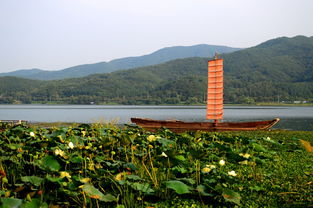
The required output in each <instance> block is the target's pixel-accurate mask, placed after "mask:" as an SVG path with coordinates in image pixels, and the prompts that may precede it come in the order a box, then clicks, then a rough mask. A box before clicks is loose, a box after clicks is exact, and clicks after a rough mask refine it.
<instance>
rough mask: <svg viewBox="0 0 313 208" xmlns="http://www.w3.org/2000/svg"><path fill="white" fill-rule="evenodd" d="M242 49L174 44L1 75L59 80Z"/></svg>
mask: <svg viewBox="0 0 313 208" xmlns="http://www.w3.org/2000/svg"><path fill="white" fill-rule="evenodd" d="M237 50H240V48H232V47H227V46H216V45H206V44H200V45H194V46H174V47H167V48H162V49H160V50H158V51H155V52H153V53H151V54H148V55H144V56H138V57H127V58H121V59H115V60H112V61H110V62H100V63H95V64H84V65H78V66H73V67H70V68H66V69H62V70H58V71H45V70H41V69H29V70H27V69H23V70H17V71H13V72H8V73H0V77H3V76H14V77H22V78H28V79H38V80H57V79H66V78H75V77H84V76H88V75H90V74H101V73H109V72H113V71H117V70H121V69H130V68H136V67H142V66H149V65H155V64H160V63H164V62H167V61H170V60H174V59H179V58H188V57H212V56H214V54H215V53H219V54H221V53H230V52H234V51H237Z"/></svg>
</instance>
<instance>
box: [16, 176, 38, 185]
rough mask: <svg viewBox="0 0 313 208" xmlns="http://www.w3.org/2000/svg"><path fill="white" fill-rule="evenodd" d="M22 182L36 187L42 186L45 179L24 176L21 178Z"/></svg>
mask: <svg viewBox="0 0 313 208" xmlns="http://www.w3.org/2000/svg"><path fill="white" fill-rule="evenodd" d="M21 180H22V181H23V182H26V183H27V182H28V183H31V184H33V185H34V186H40V184H41V183H42V181H43V180H44V179H43V178H40V177H37V176H23V177H21Z"/></svg>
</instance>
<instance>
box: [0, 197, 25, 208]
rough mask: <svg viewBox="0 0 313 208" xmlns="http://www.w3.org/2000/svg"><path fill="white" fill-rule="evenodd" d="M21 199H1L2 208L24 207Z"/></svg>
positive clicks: (0, 205)
mask: <svg viewBox="0 0 313 208" xmlns="http://www.w3.org/2000/svg"><path fill="white" fill-rule="evenodd" d="M22 202H23V201H22V200H21V199H14V198H0V207H1V208H19V207H21V205H22Z"/></svg>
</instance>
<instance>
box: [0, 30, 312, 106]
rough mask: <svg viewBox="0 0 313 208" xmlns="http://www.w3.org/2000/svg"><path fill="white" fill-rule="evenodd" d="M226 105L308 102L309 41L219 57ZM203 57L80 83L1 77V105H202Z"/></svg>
mask: <svg viewBox="0 0 313 208" xmlns="http://www.w3.org/2000/svg"><path fill="white" fill-rule="evenodd" d="M223 58H224V63H225V67H224V71H225V73H224V74H225V80H224V87H225V89H224V93H225V95H224V100H225V103H254V102H278V101H294V100H306V101H310V102H312V101H313V100H312V98H313V38H307V37H303V36H298V37H295V38H279V39H275V40H271V41H268V42H265V43H263V44H261V45H259V46H256V47H253V48H249V49H245V50H241V51H237V52H234V53H231V54H225V55H223ZM207 60H208V59H207V58H186V59H177V60H174V61H170V62H166V63H164V64H159V65H154V66H148V67H141V68H136V69H130V70H125V71H117V72H112V73H107V74H96V75H91V76H88V77H84V78H75V79H64V80H57V81H38V80H37V81H35V80H27V79H20V78H14V77H3V78H0V103H67V104H89V103H96V104H111V103H117V104H201V103H203V104H204V103H205V100H206V90H207Z"/></svg>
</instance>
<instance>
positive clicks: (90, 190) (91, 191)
mask: <svg viewBox="0 0 313 208" xmlns="http://www.w3.org/2000/svg"><path fill="white" fill-rule="evenodd" d="M82 189H83V191H84V192H85V193H86V194H87V195H88V196H89V197H90V198H93V199H99V200H100V201H104V202H112V201H116V198H115V197H114V196H113V195H111V194H106V195H104V194H103V193H102V192H101V191H99V189H97V188H95V187H94V186H93V185H91V184H88V183H87V184H84V185H82Z"/></svg>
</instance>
